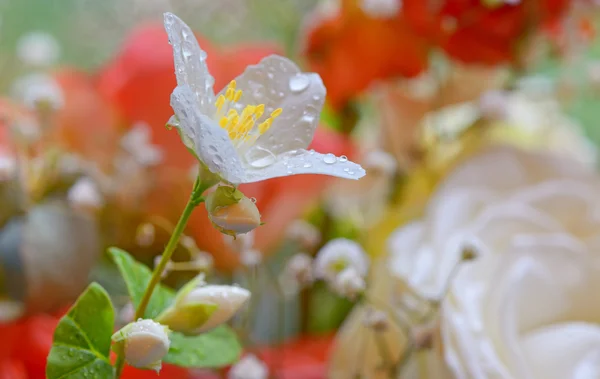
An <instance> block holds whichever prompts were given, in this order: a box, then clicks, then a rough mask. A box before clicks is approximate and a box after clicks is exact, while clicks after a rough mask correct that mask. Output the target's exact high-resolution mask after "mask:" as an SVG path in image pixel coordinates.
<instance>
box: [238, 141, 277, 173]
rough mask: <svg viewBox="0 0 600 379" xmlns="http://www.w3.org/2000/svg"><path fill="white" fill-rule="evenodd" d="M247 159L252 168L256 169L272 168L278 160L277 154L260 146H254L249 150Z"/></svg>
mask: <svg viewBox="0 0 600 379" xmlns="http://www.w3.org/2000/svg"><path fill="white" fill-rule="evenodd" d="M245 158H246V160H247V162H248V163H249V164H250V166H252V167H255V168H263V167H267V166H270V165H272V164H273V163H275V161H276V160H277V159H276V157H275V154H273V153H272V152H271V151H269V150H267V149H265V148H263V147H260V146H254V147H253V148H251V149H250V150H248V152H247V153H246V155H245Z"/></svg>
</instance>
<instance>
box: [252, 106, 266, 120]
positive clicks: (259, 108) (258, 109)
mask: <svg viewBox="0 0 600 379" xmlns="http://www.w3.org/2000/svg"><path fill="white" fill-rule="evenodd" d="M263 113H265V105H264V104H260V105H258V106H257V107H256V111H255V112H254V116H255V117H256V119H257V120H258V119H259V118H261V117H262V115H263Z"/></svg>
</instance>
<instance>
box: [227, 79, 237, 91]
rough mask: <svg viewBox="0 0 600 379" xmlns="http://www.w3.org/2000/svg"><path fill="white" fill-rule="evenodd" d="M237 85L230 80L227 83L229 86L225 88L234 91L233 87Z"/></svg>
mask: <svg viewBox="0 0 600 379" xmlns="http://www.w3.org/2000/svg"><path fill="white" fill-rule="evenodd" d="M236 85H237V83H236V82H235V80H232V81H230V82H229V85H228V86H227V88H228V89H232V90H234V91H235V86H236Z"/></svg>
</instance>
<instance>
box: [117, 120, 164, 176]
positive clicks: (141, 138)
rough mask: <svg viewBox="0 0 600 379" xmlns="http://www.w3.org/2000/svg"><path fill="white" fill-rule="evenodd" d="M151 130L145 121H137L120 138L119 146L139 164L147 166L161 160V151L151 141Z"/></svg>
mask: <svg viewBox="0 0 600 379" xmlns="http://www.w3.org/2000/svg"><path fill="white" fill-rule="evenodd" d="M151 137H152V131H151V129H150V127H149V126H148V125H147V124H146V123H137V124H135V125H134V126H133V128H132V129H131V130H130V131H128V132H127V134H125V135H124V136H123V137H122V138H121V147H122V148H123V149H124V150H125V151H127V152H128V153H129V154H130V155H131V156H132V158H133V159H134V160H135V161H136V163H138V164H139V165H141V166H144V167H149V166H155V165H157V164H159V163H160V162H161V161H162V160H163V155H164V153H163V151H162V149H161V148H159V147H158V146H155V145H152V143H151Z"/></svg>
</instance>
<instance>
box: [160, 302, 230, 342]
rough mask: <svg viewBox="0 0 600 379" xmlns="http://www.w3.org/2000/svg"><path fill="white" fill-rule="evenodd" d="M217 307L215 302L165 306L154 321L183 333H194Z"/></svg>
mask: <svg viewBox="0 0 600 379" xmlns="http://www.w3.org/2000/svg"><path fill="white" fill-rule="evenodd" d="M218 308H219V306H218V305H217V304H209V303H196V304H194V303H187V304H180V305H177V306H173V307H169V308H167V309H166V310H165V311H164V312H163V313H161V314H160V315H159V316H158V317H157V318H156V321H157V322H159V323H161V324H162V325H166V326H168V327H169V328H171V329H173V330H175V331H177V332H179V333H182V334H184V335H191V336H193V335H196V334H197V333H195V332H194V331H195V330H198V329H200V328H201V327H202V325H204V324H206V322H207V321H208V319H209V318H210V316H212V314H213V313H215V311H216V310H217V309H218Z"/></svg>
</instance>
